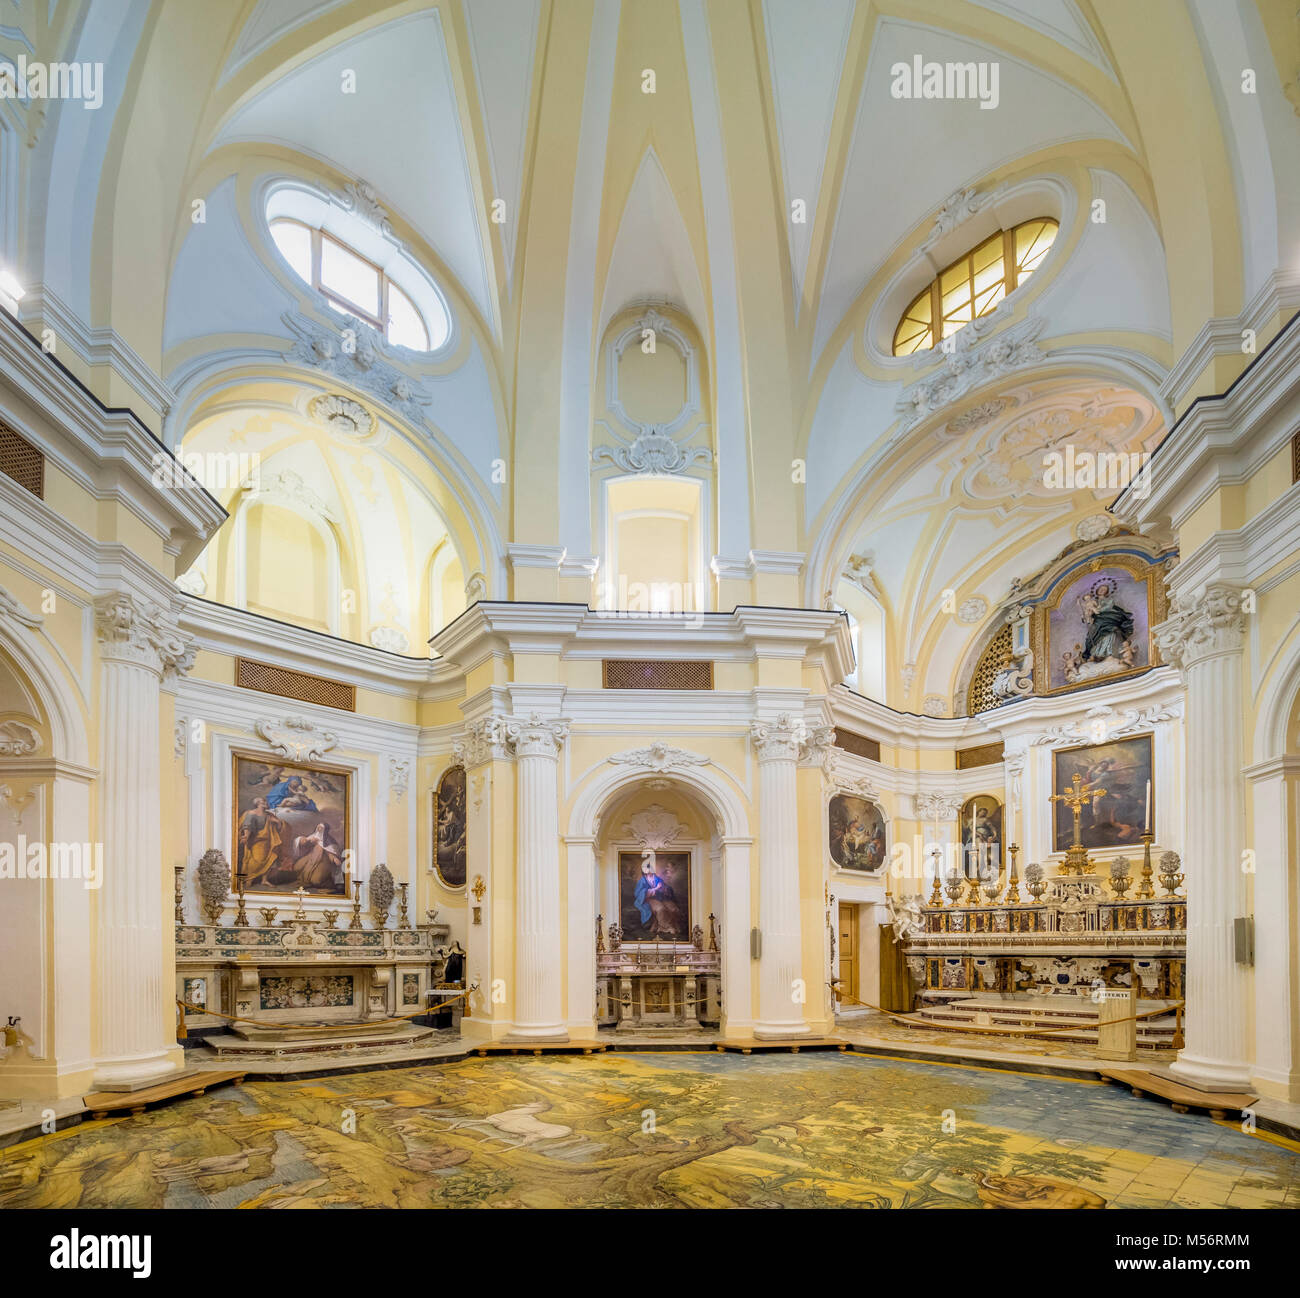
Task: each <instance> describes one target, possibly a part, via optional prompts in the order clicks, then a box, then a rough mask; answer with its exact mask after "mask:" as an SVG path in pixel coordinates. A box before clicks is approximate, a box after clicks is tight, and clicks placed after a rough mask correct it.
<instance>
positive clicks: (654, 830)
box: [623, 802, 686, 852]
mask: <svg viewBox="0 0 1300 1298" xmlns="http://www.w3.org/2000/svg"><path fill="white" fill-rule="evenodd" d="M685 828H686V826H685V825H683V824H682V823H681V821H679V820H678V819H677V817H676V816H674V815H673V813H672V812H671V811H669V810H668V808H667V807H661V806H660V805H659V804H658V803H657V802H656V803H652V804H651V805H650V806H648V807H646V808H645V809H644V810H643V811H638V812H637V813H636V814H635V815H633V816H630V817H629V818H628V822H627V824H626V825H624V826H623V832H624V833H625V834H627V835H628V837H629V838H633V839H635V840H636V841H637V842H638V843H640V844H641V846H642V847H648V848H650V849H651V850H652V851H656V852H662V851H664V850H665V849H667V847H668V846H669V845H670V844H671V843H673V842H674V841H675V840H676V839H677V838H679V837H680V836H681V834H682V831H683V830H684V829H685Z"/></svg>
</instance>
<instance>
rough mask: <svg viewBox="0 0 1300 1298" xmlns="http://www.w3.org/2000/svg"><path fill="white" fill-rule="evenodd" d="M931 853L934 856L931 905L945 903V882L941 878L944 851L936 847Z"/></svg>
mask: <svg viewBox="0 0 1300 1298" xmlns="http://www.w3.org/2000/svg"><path fill="white" fill-rule="evenodd" d="M930 855H931V856H932V857H933V858H934V887H933V888H932V889H931V890H930V905H931V906H942V905H943V884H942V882H941V880H940V878H939V860H940V858H941V857H942V856H943V853H942V852H941V851H940V850H939V849H938V848H937V847H936V848H935V849H934V850H933V851H932V852H931V853H930Z"/></svg>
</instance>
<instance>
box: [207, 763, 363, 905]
mask: <svg viewBox="0 0 1300 1298" xmlns="http://www.w3.org/2000/svg"><path fill="white" fill-rule="evenodd" d="M232 760H233V762H234V778H233V779H232V781H231V788H232V789H233V790H234V826H233V831H232V834H231V839H230V842H231V853H230V857H231V870H232V871H233V873H234V879H233V881H232V883H233V886H234V887H236V888H237V887H238V886H239V880H240V877H241V876H242V877H243V882H244V889H245V891H247V892H254V893H272V894H286V893H294V892H297V890H298V889H299V888H305V889H306V890H307V892H309V893H311V894H312V895H314V896H318V897H337V898H346V897H347V896H348V883H349V878H348V876H349V874H350V873H351V869H352V822H351V816H350V814H349V809H350V807H351V795H352V787H351V782H352V775H351V772H349V771H345V770H340V769H339V768H338V767H333V766H307V765H304V764H303V763H300V762H288V761H283V760H281V759H280V758H269V759H268V758H266V757H264V756H259V755H256V754H253V753H234V754H232Z"/></svg>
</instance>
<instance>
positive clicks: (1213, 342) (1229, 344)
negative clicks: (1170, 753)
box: [1160, 266, 1300, 406]
mask: <svg viewBox="0 0 1300 1298" xmlns="http://www.w3.org/2000/svg"><path fill="white" fill-rule="evenodd" d="M1295 310H1300V269H1292V268H1291V267H1289V266H1287V267H1279V268H1278V269H1276V270H1274V271H1273V272H1272V273H1271V274H1270V275H1269V276H1268V278H1267V279H1266V280H1265V281H1264V283H1263V284H1261V285H1260V287H1259V289H1258V290H1257V291H1256V293H1255V296H1254V297H1252V298H1251V300H1250V301H1249V302H1247V303H1246V305H1245V306H1244V307H1243V308H1242V311H1241V314H1240V315H1235V316H1215V317H1213V318H1212V319H1210V320H1207V321H1206V322H1205V323H1204V324H1203V325H1202V326H1201V327H1200V329H1199V330H1198V331H1197V334H1196V337H1195V338H1193V339H1192V341H1191V343H1190V344H1188V347H1187V349H1186V350H1185V351H1184V352H1183V354H1182V355H1181V356H1180V357H1179V358H1178V360H1177V361H1176V362H1175V363H1174V366H1173V368H1172V369H1171V370H1170V371H1169V373H1168V374H1167V375H1166V376H1165V380H1164V382H1163V383H1162V384H1161V385H1160V395H1161V396H1162V397H1163V398H1164V399H1165V400H1166V401H1167V402H1168V403H1169V404H1170V405H1171V406H1175V405H1177V404H1178V402H1179V401H1181V400H1182V398H1183V396H1184V394H1185V393H1186V392H1187V390H1188V388H1189V387H1191V385H1192V384H1193V383H1194V382H1195V381H1196V379H1197V378H1198V377H1199V376H1200V374H1201V373H1202V372H1203V371H1204V370H1205V367H1206V366H1207V365H1209V364H1210V363H1211V361H1213V360H1214V358H1215V357H1216V356H1222V355H1225V354H1231V355H1240V354H1241V344H1242V340H1243V334H1244V332H1245V331H1246V330H1247V329H1252V330H1254V331H1255V333H1256V334H1258V333H1259V331H1260V330H1261V329H1263V328H1264V327H1265V325H1267V324H1268V322H1269V321H1270V320H1272V318H1273V317H1274V316H1275V315H1277V314H1278V313H1279V312H1284V311H1295Z"/></svg>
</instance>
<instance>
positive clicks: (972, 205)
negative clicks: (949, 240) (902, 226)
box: [921, 185, 1005, 248]
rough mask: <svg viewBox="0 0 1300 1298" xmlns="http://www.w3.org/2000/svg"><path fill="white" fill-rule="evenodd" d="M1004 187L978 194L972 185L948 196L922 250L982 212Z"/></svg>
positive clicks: (998, 195) (1000, 186) (996, 187)
mask: <svg viewBox="0 0 1300 1298" xmlns="http://www.w3.org/2000/svg"><path fill="white" fill-rule="evenodd" d="M1004 188H1005V186H1002V185H998V186H995V187H994V188H993V189H986V190H985V191H984V192H983V193H980V192H979V191H978V190H977V189H976V188H975V186H974V185H969V186H967V187H966V188H964V189H959V190H957V191H956V192H954V193H952V194H949V195H948V197H947V198H946V199H944V201H943V206H942V207H940V208H939V211H938V213H937V214H936V216H935V218H934V226H933V227H932V228H931V230H930V233H929V234H928V235H927V236H926V240H925V242H924V243H923V244H922V245H921V247H922V248H930V247H932V246H933V245H934V244H936V243H938V241H939V240H940V239H942V238H943V237H944V236H945V235H948V234H951V233H952V232H953V231H954V230H956V229H957V228H958V227H960V226H962V225H965V224H966V222H967V221H969V220H970V219H971V217H973V216H975V215H977V214H978V213H980V212H982V211H983V210H984V209H985V208H986V207H987V206H988V205H989V204H990V203H992V202H993V201H994V200H995V199H997V198H998V197H1000V196H1001V194H1002V192H1003V190H1004Z"/></svg>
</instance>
